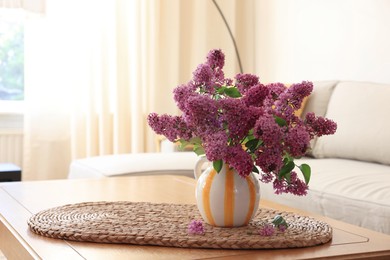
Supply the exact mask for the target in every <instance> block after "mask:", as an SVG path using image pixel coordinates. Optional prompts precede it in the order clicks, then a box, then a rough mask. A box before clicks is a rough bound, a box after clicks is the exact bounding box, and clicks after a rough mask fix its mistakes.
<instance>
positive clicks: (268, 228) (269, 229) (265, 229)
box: [259, 224, 275, 237]
mask: <svg viewBox="0 0 390 260" xmlns="http://www.w3.org/2000/svg"><path fill="white" fill-rule="evenodd" d="M274 233H275V227H274V226H273V225H271V224H265V225H263V226H262V227H261V228H260V229H259V235H260V236H263V237H270V236H272V235H273V234H274Z"/></svg>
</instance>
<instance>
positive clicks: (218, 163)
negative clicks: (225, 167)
mask: <svg viewBox="0 0 390 260" xmlns="http://www.w3.org/2000/svg"><path fill="white" fill-rule="evenodd" d="M222 164H223V162H222V160H218V161H213V167H214V170H215V171H216V172H217V173H219V172H220V171H221V169H222Z"/></svg>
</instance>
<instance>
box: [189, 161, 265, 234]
mask: <svg viewBox="0 0 390 260" xmlns="http://www.w3.org/2000/svg"><path fill="white" fill-rule="evenodd" d="M207 162H209V161H208V160H207V158H206V157H204V156H202V157H200V158H199V159H198V161H197V162H196V165H195V170H194V175H195V178H196V179H197V183H196V189H195V197H196V202H197V206H198V209H199V212H200V214H201V216H202V218H203V220H204V221H205V222H206V223H208V224H210V225H212V226H218V227H240V226H245V225H247V224H248V223H249V222H250V221H251V219H252V218H253V217H254V216H255V214H256V212H257V209H258V207H259V200H260V186H259V182H258V180H257V179H256V177H255V175H254V173H251V174H250V175H249V176H247V177H246V178H243V177H241V176H240V175H239V174H238V173H237V171H236V170H235V169H233V168H231V167H229V166H228V165H227V164H225V163H223V166H222V169H221V171H220V172H219V173H217V172H216V171H215V170H214V168H213V166H212V165H211V163H210V162H209V164H210V166H209V167H208V168H206V169H205V170H204V171H203V172H202V167H203V166H204V164H205V163H207Z"/></svg>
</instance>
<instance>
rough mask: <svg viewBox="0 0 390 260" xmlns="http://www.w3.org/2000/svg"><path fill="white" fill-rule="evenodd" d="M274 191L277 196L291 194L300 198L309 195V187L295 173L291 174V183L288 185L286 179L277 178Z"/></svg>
mask: <svg viewBox="0 0 390 260" xmlns="http://www.w3.org/2000/svg"><path fill="white" fill-rule="evenodd" d="M273 184H274V190H275V193H276V194H282V193H291V194H294V195H298V196H303V195H306V194H307V190H308V188H309V187H308V186H307V185H306V184H305V183H304V182H303V181H302V180H300V179H299V178H298V177H297V173H296V172H295V171H292V172H291V176H290V183H287V181H286V180H285V179H279V178H275V180H274V183H273Z"/></svg>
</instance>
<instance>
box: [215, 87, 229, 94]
mask: <svg viewBox="0 0 390 260" xmlns="http://www.w3.org/2000/svg"><path fill="white" fill-rule="evenodd" d="M225 89H227V88H226V87H220V88H217V93H218V94H221V95H222V94H223V93H225Z"/></svg>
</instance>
